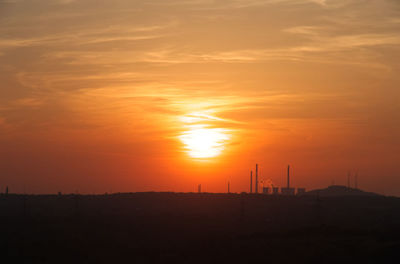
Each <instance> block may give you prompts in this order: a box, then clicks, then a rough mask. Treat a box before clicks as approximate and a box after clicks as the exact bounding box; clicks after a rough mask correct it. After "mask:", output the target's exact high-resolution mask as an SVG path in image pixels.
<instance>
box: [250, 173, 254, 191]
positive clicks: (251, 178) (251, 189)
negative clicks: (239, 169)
mask: <svg viewBox="0 0 400 264" xmlns="http://www.w3.org/2000/svg"><path fill="white" fill-rule="evenodd" d="M252 192H253V171H250V193H252Z"/></svg>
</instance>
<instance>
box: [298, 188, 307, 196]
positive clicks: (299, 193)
mask: <svg viewBox="0 0 400 264" xmlns="http://www.w3.org/2000/svg"><path fill="white" fill-rule="evenodd" d="M305 193H306V188H297V194H298V195H302V194H305Z"/></svg>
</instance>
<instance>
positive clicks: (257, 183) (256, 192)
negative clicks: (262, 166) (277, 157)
mask: <svg viewBox="0 0 400 264" xmlns="http://www.w3.org/2000/svg"><path fill="white" fill-rule="evenodd" d="M256 193H258V164H256Z"/></svg>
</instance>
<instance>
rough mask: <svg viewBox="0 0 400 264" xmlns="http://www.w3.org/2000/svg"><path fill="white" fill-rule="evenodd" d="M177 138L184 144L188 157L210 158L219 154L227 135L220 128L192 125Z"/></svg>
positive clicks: (227, 138) (227, 137)
mask: <svg viewBox="0 0 400 264" xmlns="http://www.w3.org/2000/svg"><path fill="white" fill-rule="evenodd" d="M179 139H180V140H181V141H182V143H183V144H184V145H185V149H186V150H187V153H188V155H189V156H190V157H192V158H212V157H216V156H218V155H220V154H221V152H222V150H223V149H224V145H225V143H226V141H227V140H229V135H228V133H227V131H226V130H224V129H221V128H209V127H206V126H203V125H192V126H190V127H189V129H188V130H187V131H185V132H183V133H182V134H181V135H180V136H179Z"/></svg>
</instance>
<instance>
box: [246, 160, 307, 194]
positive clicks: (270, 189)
mask: <svg viewBox="0 0 400 264" xmlns="http://www.w3.org/2000/svg"><path fill="white" fill-rule="evenodd" d="M258 171H259V170H258V164H256V177H255V189H254V193H256V194H257V193H258V189H259V186H258V185H259V180H258ZM262 183H263V186H262V194H273V195H278V194H281V195H301V194H304V193H305V192H306V189H305V188H297V192H296V188H294V187H291V186H290V165H288V167H287V185H286V187H281V188H280V192H279V187H277V186H274V184H273V183H272V181H271V180H269V182H268V183H267V185H268V186H264V182H262ZM250 193H253V171H250Z"/></svg>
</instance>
